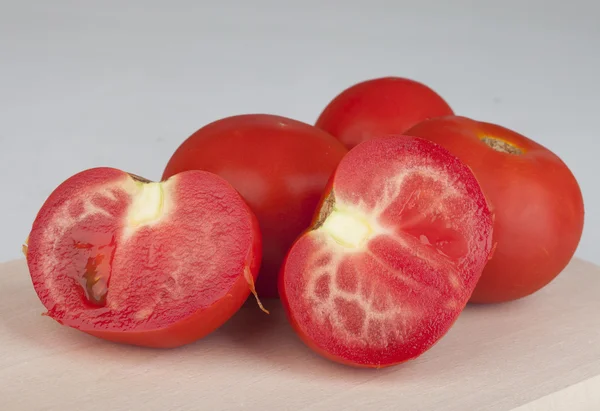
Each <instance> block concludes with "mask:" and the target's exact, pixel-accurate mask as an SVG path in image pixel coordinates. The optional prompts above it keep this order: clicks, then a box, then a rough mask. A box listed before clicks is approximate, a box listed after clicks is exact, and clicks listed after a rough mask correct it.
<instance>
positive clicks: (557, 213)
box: [406, 116, 584, 303]
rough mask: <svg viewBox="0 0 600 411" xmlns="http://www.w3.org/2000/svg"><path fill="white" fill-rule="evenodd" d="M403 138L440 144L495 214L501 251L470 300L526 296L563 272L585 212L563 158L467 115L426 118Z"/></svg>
mask: <svg viewBox="0 0 600 411" xmlns="http://www.w3.org/2000/svg"><path fill="white" fill-rule="evenodd" d="M406 134H408V135H412V136H417V137H423V138H426V139H428V140H430V141H433V142H435V143H438V144H441V145H442V146H444V147H445V148H447V149H448V150H449V151H450V152H452V153H453V154H455V155H456V156H457V157H458V158H460V159H461V160H462V161H464V162H465V163H466V164H467V165H468V166H469V167H470V168H471V169H472V170H473V172H474V174H475V176H476V177H477V179H478V180H479V183H480V184H481V186H482V189H483V192H484V194H485V195H486V197H487V199H488V201H489V202H490V203H491V208H492V211H493V212H494V213H495V222H494V241H495V242H496V243H497V247H496V251H495V253H494V255H493V257H492V259H491V260H490V261H489V262H488V264H487V265H486V268H485V269H484V271H483V274H482V276H481V279H480V280H479V283H478V284H477V287H476V288H475V291H474V293H473V295H472V296H471V300H470V301H472V302H476V303H495V302H503V301H510V300H515V299H518V298H521V297H525V296H527V295H529V294H532V293H534V292H535V291H537V290H539V289H541V288H542V287H544V286H545V285H546V284H548V283H549V282H550V281H552V280H553V279H554V278H555V277H556V276H557V275H558V274H559V273H560V272H561V271H562V270H563V269H564V268H565V266H566V265H567V264H568V263H569V261H570V260H571V258H572V257H573V254H574V253H575V250H576V248H577V246H578V244H579V240H580V238H581V233H582V230H583V220H584V207H583V198H582V195H581V190H580V188H579V185H578V183H577V181H576V179H575V177H574V176H573V174H572V173H571V171H570V170H569V168H568V167H567V166H566V165H565V163H564V162H563V161H562V160H561V159H560V158H559V157H557V156H556V155H555V154H554V153H553V152H551V151H550V150H549V149H547V148H546V147H543V146H542V145H540V144H538V143H536V142H534V141H532V140H530V139H529V138H527V137H525V136H523V135H521V134H518V133H516V132H514V131H511V130H509V129H507V128H504V127H501V126H498V125H495V124H490V123H484V122H479V121H475V120H471V119H468V118H465V117H457V116H447V117H443V118H436V119H431V120H427V121H424V122H422V123H420V124H418V125H416V126H415V127H413V128H411V129H410V130H408V131H407V132H406Z"/></svg>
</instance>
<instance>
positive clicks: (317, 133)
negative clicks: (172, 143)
mask: <svg viewBox="0 0 600 411" xmlns="http://www.w3.org/2000/svg"><path fill="white" fill-rule="evenodd" d="M346 152H347V150H346V149H345V147H344V146H343V145H342V144H341V143H340V142H339V141H337V140H336V139H335V138H333V137H332V136H331V135H329V134H327V133H326V132H324V131H323V130H320V129H318V128H316V127H314V126H311V125H309V124H305V123H302V122H299V121H296V120H292V119H289V118H285V117H279V116H274V115H266V114H248V115H239V116H233V117H228V118H224V119H221V120H218V121H215V122H213V123H211V124H208V125H207V126H205V127H203V128H201V129H200V130H198V131H197V132H196V133H194V134H193V135H192V136H190V137H189V138H188V139H187V140H186V141H185V142H184V143H183V144H181V146H180V147H179V148H178V149H177V150H176V151H175V153H174V154H173V156H172V157H171V159H170V160H169V162H168V164H167V166H166V169H165V171H164V174H163V178H168V177H170V176H172V175H174V174H177V173H180V172H182V171H186V170H206V171H211V172H213V173H216V174H218V175H219V176H221V177H223V178H225V179H226V180H227V181H229V183H231V184H232V185H233V187H235V188H236V189H237V190H238V191H239V192H240V193H241V195H242V197H243V198H244V199H245V200H246V202H247V203H248V204H249V205H250V208H251V209H252V210H253V211H254V213H255V214H256V216H257V218H258V221H259V225H260V229H261V233H262V238H263V261H262V267H261V272H260V276H259V280H258V284H257V291H258V293H259V295H260V296H261V297H267V298H268V297H276V296H277V275H278V273H279V269H280V266H281V263H282V261H283V258H284V256H285V253H286V252H287V250H288V248H289V247H290V245H291V244H292V242H293V241H294V240H295V239H296V237H297V236H298V235H299V234H300V233H301V232H302V231H303V230H305V229H306V228H307V227H308V226H309V224H310V221H311V218H312V215H313V213H314V210H315V207H316V206H317V204H318V202H319V199H320V197H321V194H322V193H323V189H324V188H325V186H326V184H327V181H328V179H329V177H330V175H331V173H332V172H333V170H334V169H335V167H336V166H337V164H338V163H339V162H340V160H341V159H342V157H343V156H344V155H345V154H346Z"/></svg>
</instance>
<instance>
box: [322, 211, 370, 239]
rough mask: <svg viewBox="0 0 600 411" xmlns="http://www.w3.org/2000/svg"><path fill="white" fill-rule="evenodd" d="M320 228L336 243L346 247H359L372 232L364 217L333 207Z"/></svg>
mask: <svg viewBox="0 0 600 411" xmlns="http://www.w3.org/2000/svg"><path fill="white" fill-rule="evenodd" d="M321 229H322V230H323V231H325V232H326V233H327V234H329V235H330V236H331V238H333V239H334V240H335V241H336V242H337V243H338V244H341V245H343V246H344V247H348V248H361V247H362V246H363V245H364V244H365V243H366V241H367V240H368V239H369V237H370V236H371V234H372V232H373V228H372V227H371V225H370V224H369V222H368V221H367V220H366V219H365V218H364V217H361V216H360V215H358V214H356V213H353V212H351V211H347V210H338V209H334V210H333V211H332V212H331V214H329V216H327V218H326V219H325V221H324V222H323V225H322V227H321Z"/></svg>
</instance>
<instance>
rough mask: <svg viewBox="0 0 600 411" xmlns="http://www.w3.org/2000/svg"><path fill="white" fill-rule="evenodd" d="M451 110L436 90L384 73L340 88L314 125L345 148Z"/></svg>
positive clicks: (404, 128) (393, 133) (392, 132)
mask: <svg viewBox="0 0 600 411" xmlns="http://www.w3.org/2000/svg"><path fill="white" fill-rule="evenodd" d="M449 114H453V113H452V109H451V108H450V106H449V105H448V103H446V102H445V101H444V99H443V98H442V97H440V96H439V95H438V94H437V93H436V92H435V91H433V90H432V89H430V88H429V87H427V86H426V85H424V84H422V83H419V82H416V81H414V80H410V79H406V78H400V77H383V78H377V79H372V80H367V81H363V82H362V83H358V84H355V85H353V86H352V87H349V88H347V89H346V90H344V91H342V92H341V93H340V94H339V95H338V96H337V97H335V98H334V99H333V100H332V101H331V102H330V103H329V104H328V105H327V107H326V108H325V109H324V110H323V112H322V113H321V115H320V116H319V118H318V120H317V122H316V126H317V127H319V128H321V129H323V130H325V131H327V132H328V133H330V134H331V135H333V136H334V137H336V138H338V139H339V140H340V141H341V142H342V143H344V145H345V146H346V147H348V148H352V147H354V146H356V145H357V144H360V143H361V142H363V141H367V140H370V139H372V138H376V137H381V136H385V135H399V134H402V133H404V131H406V130H408V129H409V128H410V127H412V126H413V125H415V124H417V123H419V122H421V121H423V120H425V119H428V118H431V117H438V116H445V115H449Z"/></svg>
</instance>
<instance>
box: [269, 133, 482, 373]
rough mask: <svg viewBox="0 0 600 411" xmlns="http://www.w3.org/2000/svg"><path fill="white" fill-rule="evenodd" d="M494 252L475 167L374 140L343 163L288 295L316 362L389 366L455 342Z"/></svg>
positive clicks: (400, 141)
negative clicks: (455, 330)
mask: <svg viewBox="0 0 600 411" xmlns="http://www.w3.org/2000/svg"><path fill="white" fill-rule="evenodd" d="M491 249H492V215H491V213H490V210H489V208H488V205H487V203H486V199H485V197H484V195H483V193H482V191H481V188H480V187H479V184H478V183H477V180H476V179H475V177H474V175H473V173H472V172H471V171H470V170H469V169H468V168H467V166H465V165H464V164H463V163H462V162H460V161H459V160H458V159H457V158H456V157H454V156H452V155H451V154H450V153H449V152H448V151H447V150H445V149H444V148H442V147H440V146H439V145H436V144H433V143H431V142H429V141H426V140H423V139H418V138H412V137H391V138H379V139H374V140H371V141H368V142H365V143H362V144H360V145H358V146H356V147H355V148H354V149H352V150H351V151H350V152H349V153H348V155H346V157H344V159H343V160H342V161H341V162H340V165H339V166H338V168H337V170H336V171H335V174H334V176H333V178H332V180H331V182H330V184H329V186H328V188H327V190H326V196H325V198H324V201H323V203H322V205H321V206H320V208H319V210H318V212H317V214H316V217H315V221H314V224H313V225H312V227H311V229H310V230H308V231H307V232H305V233H304V234H303V235H302V236H301V237H300V238H299V239H298V240H297V241H296V242H295V243H294V245H293V246H292V248H291V249H290V251H289V253H288V255H287V258H286V260H285V264H284V267H283V269H282V272H281V275H280V278H279V287H280V294H281V298H282V302H283V306H284V308H285V310H286V313H287V315H288V318H289V320H290V323H291V324H292V326H293V327H294V329H295V331H296V332H297V334H298V335H299V337H300V338H301V339H302V340H303V341H304V342H305V343H306V344H307V345H308V346H309V347H311V348H312V349H313V350H315V351H316V352H318V353H320V354H321V355H323V356H325V357H326V358H329V359H331V360H334V361H338V362H340V363H343V364H347V365H352V366H358V367H375V368H379V367H386V366H391V365H394V364H398V363H401V362H404V361H407V360H410V359H413V358H416V357H418V356H419V355H421V354H422V353H424V352H425V351H426V350H428V349H429V348H430V347H431V346H432V345H433V344H435V343H436V342H437V341H438V340H439V339H440V338H442V336H443V335H445V333H446V332H447V331H448V330H449V328H450V327H451V325H452V324H453V323H454V321H455V320H456V318H457V317H458V315H459V314H460V312H461V311H462V309H463V308H464V306H465V305H466V303H467V301H468V299H469V297H470V296H471V293H472V292H473V289H474V288H475V285H476V283H477V280H478V279H479V277H480V276H481V272H482V270H483V267H484V266H485V264H486V262H487V261H488V259H489V256H490V252H491Z"/></svg>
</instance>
